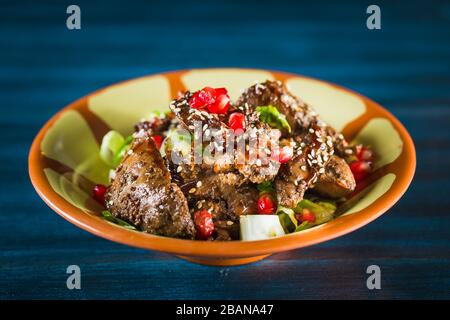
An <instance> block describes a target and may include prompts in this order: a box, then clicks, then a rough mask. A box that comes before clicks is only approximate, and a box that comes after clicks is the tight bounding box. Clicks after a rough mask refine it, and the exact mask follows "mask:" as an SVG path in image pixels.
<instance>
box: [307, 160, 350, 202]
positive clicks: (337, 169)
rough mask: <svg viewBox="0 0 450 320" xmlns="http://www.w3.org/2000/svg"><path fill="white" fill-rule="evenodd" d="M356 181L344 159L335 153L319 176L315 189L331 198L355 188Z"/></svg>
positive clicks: (339, 196) (338, 196) (344, 194)
mask: <svg viewBox="0 0 450 320" xmlns="http://www.w3.org/2000/svg"><path fill="white" fill-rule="evenodd" d="M355 187H356V182H355V178H354V177H353V174H352V172H351V170H350V167H349V166H348V164H347V162H345V160H344V159H342V158H340V157H338V156H336V155H334V156H332V157H331V158H330V161H329V162H328V163H327V165H326V167H325V173H323V174H322V175H320V176H319V179H318V181H317V184H316V185H315V187H314V190H315V191H317V192H318V193H320V194H321V195H323V196H326V197H329V198H341V197H345V196H346V195H348V194H349V193H350V192H352V191H353V190H355Z"/></svg>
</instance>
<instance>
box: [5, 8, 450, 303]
mask: <svg viewBox="0 0 450 320" xmlns="http://www.w3.org/2000/svg"><path fill="white" fill-rule="evenodd" d="M319 2H322V1H319ZM319 2H317V1H307V2H306V1H305V2H303V3H302V2H300V1H292V2H284V1H270V2H269V1H261V0H259V1H249V2H246V1H245V2H244V1H224V0H221V1H207V2H206V1H205V2H197V1H189V2H188V1H160V2H158V3H151V2H149V1H122V2H119V1H104V2H101V1H95V2H94V1H89V2H88V1H86V2H85V1H75V3H76V4H78V5H79V6H80V7H81V12H82V29H81V30H79V31H69V30H68V29H67V28H66V17H67V15H66V7H67V6H68V5H69V3H68V2H67V3H64V2H60V1H55V2H53V3H51V2H44V1H12V0H11V1H2V2H1V6H0V41H1V50H0V97H1V100H0V111H1V115H0V128H1V137H0V158H1V160H2V161H1V166H0V190H1V192H0V298H2V299H24V298H26V299H27V298H32V299H43V298H64V299H72V298H83V299H85V298H88V299H91V298H101V299H103V298H106V299H128V298H145V299H192V298H202V299H232V298H234V299H253V298H266V299H297V298H316V299H324V298H344V299H347V298H358V299H359V298H362V299H365V298H370V299H384V298H425V299H434V298H446V299H449V298H450V196H449V189H450V129H449V128H450V3H449V2H446V1H407V2H406V1H405V2H403V3H402V2H400V1H395V2H394V1H389V2H379V1H377V2H376V3H377V4H378V5H379V6H380V7H381V17H382V29H381V30H368V29H367V28H366V18H367V16H368V15H367V14H366V8H367V6H368V5H369V4H372V3H369V2H366V1H358V2H357V1H353V2H343V3H341V2H340V1H339V2H338V1H336V2H335V1H333V2H331V1H329V2H322V3H319ZM217 66H224V67H228V66H235V67H253V68H267V69H275V70H283V71H289V72H297V73H300V74H305V75H308V76H312V77H318V78H322V79H326V80H329V81H332V82H336V83H339V84H341V85H344V86H346V87H349V88H351V89H354V90H356V91H359V92H361V93H362V94H364V95H367V96H368V97H370V98H373V99H374V100H376V101H378V102H379V103H381V104H382V105H384V106H386V107H387V108H388V109H389V110H390V111H391V112H392V113H394V114H395V115H396V116H397V117H398V118H399V119H400V120H401V121H402V122H403V123H404V124H405V126H406V127H407V128H408V130H409V131H410V133H411V135H412V137H413V139H414V141H415V144H416V148H417V155H418V166H417V172H416V176H415V179H414V181H413V183H412V185H411V187H410V189H409V190H408V192H407V193H406V194H405V196H404V197H403V198H402V199H401V201H399V202H398V203H397V204H396V205H395V207H394V208H392V209H391V210H390V211H389V212H388V213H387V214H385V215H383V216H382V217H381V218H379V219H378V220H376V221H375V222H373V223H371V224H370V225H368V226H366V227H364V228H362V229H360V230H358V231H356V232H353V233H351V234H348V235H346V236H343V237H341V238H339V239H336V240H333V241H330V242H327V243H323V244H321V245H316V246H313V247H310V248H305V249H301V250H297V251H292V252H286V253H282V254H278V255H274V256H272V257H271V258H269V259H266V260H264V261H262V262H259V263H256V264H252V265H246V266H240V267H232V268H217V267H206V266H200V265H194V264H190V263H187V262H185V261H182V260H179V259H177V258H175V257H172V256H169V255H166V254H161V253H156V252H149V251H144V250H139V249H134V248H129V247H126V246H123V245H120V244H116V243H112V242H109V241H106V240H103V239H100V238H97V237H95V236H93V235H91V234H89V233H87V232H85V231H82V230H80V229H78V228H76V227H75V226H73V225H71V224H69V223H68V222H66V221H64V220H63V219H61V218H60V217H59V216H57V215H56V214H55V213H54V212H53V211H52V210H50V209H49V208H48V207H47V206H46V205H45V204H44V203H43V202H42V201H41V200H40V198H39V197H38V196H37V195H36V193H35V192H34V190H33V188H32V186H31V184H30V181H29V178H28V174H27V153H28V149H29V147H30V144H31V141H32V139H33V137H34V135H35V134H36V133H37V131H38V130H39V128H40V127H41V126H42V125H43V124H44V123H45V121H46V120H47V119H48V118H49V117H50V116H51V115H53V114H54V113H55V112H56V111H57V110H58V109H60V108H61V107H63V106H64V105H66V104H67V103H69V102H71V101H72V100H74V99H76V98H78V97H80V96H82V95H85V94H87V93H89V92H91V91H93V90H95V89H98V88H101V87H104V86H106V85H109V84H111V83H114V82H118V81H121V80H124V79H128V78H133V77H138V76H142V75H146V74H150V73H157V72H161V71H167V70H175V69H185V68H193V67H217ZM71 264H76V265H79V266H80V267H81V272H82V289H81V290H68V289H67V288H66V278H67V274H66V268H67V266H68V265H71ZM371 264H377V265H379V266H380V267H381V271H382V281H381V285H382V289H381V290H373V291H370V290H368V289H367V288H366V278H367V274H366V268H367V266H369V265H371Z"/></svg>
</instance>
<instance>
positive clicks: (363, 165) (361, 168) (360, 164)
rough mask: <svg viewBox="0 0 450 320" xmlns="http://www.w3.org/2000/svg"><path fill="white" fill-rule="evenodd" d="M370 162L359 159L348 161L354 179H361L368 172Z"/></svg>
mask: <svg viewBox="0 0 450 320" xmlns="http://www.w3.org/2000/svg"><path fill="white" fill-rule="evenodd" d="M370 169H371V168H370V162H367V161H364V160H359V161H355V162H352V163H350V170H351V171H352V173H353V176H354V177H355V181H356V182H358V181H361V180H363V179H364V178H365V177H367V175H368V174H369V173H370Z"/></svg>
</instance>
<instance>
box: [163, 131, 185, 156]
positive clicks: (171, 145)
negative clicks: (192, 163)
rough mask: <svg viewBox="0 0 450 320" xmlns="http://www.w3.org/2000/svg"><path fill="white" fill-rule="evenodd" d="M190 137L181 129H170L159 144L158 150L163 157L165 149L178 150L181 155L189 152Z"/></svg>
mask: <svg viewBox="0 0 450 320" xmlns="http://www.w3.org/2000/svg"><path fill="white" fill-rule="evenodd" d="M191 141H192V137H191V135H190V134H189V133H188V132H185V131H181V130H172V131H170V132H169V133H168V134H167V137H166V138H165V139H164V141H163V142H162V144H161V147H160V152H161V155H162V156H163V157H165V156H166V150H167V149H169V150H170V151H174V152H179V153H181V154H182V155H183V156H186V155H188V154H189V153H191V147H192V144H191Z"/></svg>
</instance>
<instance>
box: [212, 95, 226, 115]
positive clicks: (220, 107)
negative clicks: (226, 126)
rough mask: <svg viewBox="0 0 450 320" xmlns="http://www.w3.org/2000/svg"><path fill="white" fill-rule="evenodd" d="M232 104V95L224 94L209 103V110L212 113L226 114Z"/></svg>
mask: <svg viewBox="0 0 450 320" xmlns="http://www.w3.org/2000/svg"><path fill="white" fill-rule="evenodd" d="M229 106H230V97H229V96H228V95H226V94H222V95H220V96H218V97H217V98H216V101H215V102H214V103H212V104H209V105H208V111H209V112H211V113H217V114H225V113H227V111H228V107H229Z"/></svg>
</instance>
